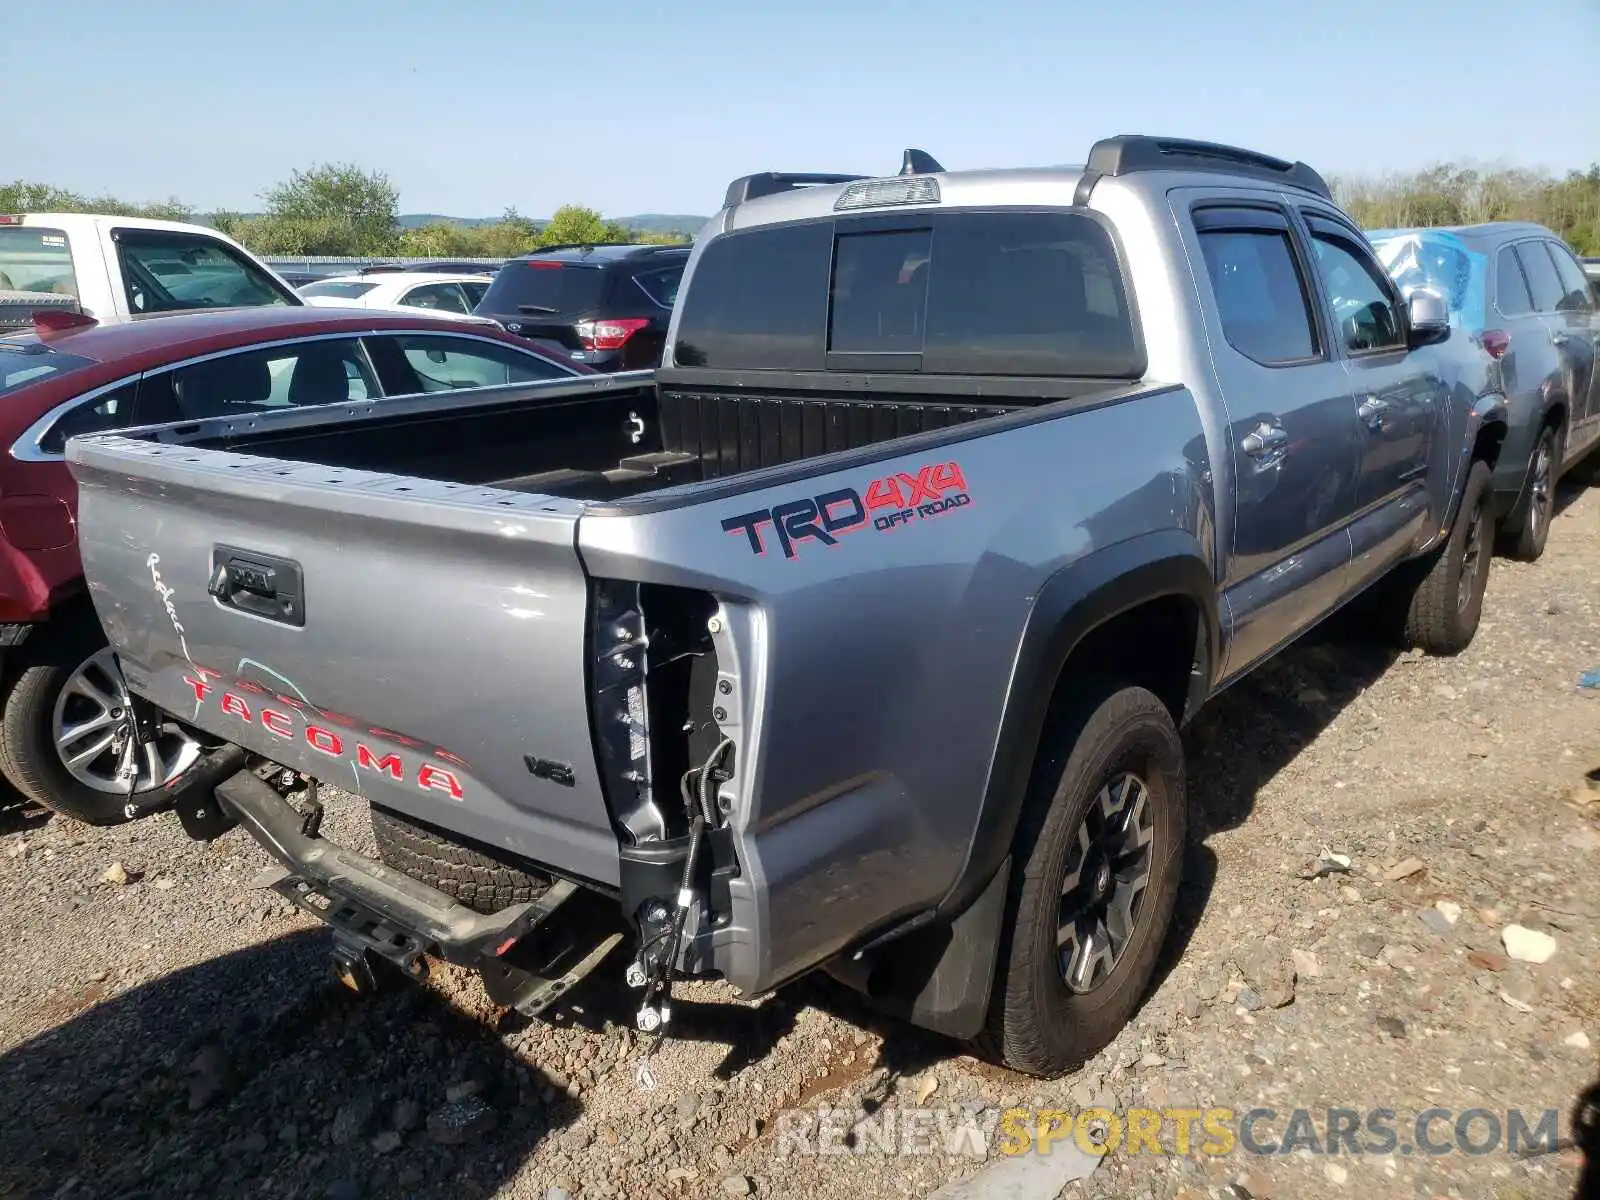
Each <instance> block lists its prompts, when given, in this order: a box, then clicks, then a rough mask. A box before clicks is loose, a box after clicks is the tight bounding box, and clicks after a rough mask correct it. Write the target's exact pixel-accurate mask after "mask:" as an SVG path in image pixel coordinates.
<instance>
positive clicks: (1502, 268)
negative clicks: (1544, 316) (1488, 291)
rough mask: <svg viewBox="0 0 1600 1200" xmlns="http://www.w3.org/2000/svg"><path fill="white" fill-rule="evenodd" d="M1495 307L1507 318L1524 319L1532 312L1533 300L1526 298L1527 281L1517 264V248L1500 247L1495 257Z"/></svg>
mask: <svg viewBox="0 0 1600 1200" xmlns="http://www.w3.org/2000/svg"><path fill="white" fill-rule="evenodd" d="M1494 276H1495V278H1494V289H1495V305H1496V306H1497V307H1498V308H1499V309H1500V311H1501V312H1502V313H1503V314H1505V315H1506V316H1508V317H1524V316H1527V315H1528V314H1529V313H1531V312H1532V311H1533V300H1532V299H1531V298H1530V297H1529V296H1528V281H1527V280H1526V279H1524V278H1523V277H1522V266H1521V264H1519V263H1518V262H1517V248H1516V247H1515V246H1502V247H1501V248H1500V253H1499V254H1498V255H1496V257H1495V268H1494Z"/></svg>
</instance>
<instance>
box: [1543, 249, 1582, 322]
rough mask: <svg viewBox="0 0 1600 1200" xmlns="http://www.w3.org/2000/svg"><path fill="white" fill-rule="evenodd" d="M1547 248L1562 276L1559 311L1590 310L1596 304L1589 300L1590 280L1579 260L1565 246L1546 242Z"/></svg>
mask: <svg viewBox="0 0 1600 1200" xmlns="http://www.w3.org/2000/svg"><path fill="white" fill-rule="evenodd" d="M1545 249H1546V250H1548V251H1550V257H1551V258H1552V259H1554V260H1555V264H1556V274H1557V275H1559V276H1560V277H1561V299H1560V300H1559V301H1558V302H1557V304H1556V311H1557V312H1564V313H1565V312H1589V311H1590V310H1591V309H1592V308H1593V307H1594V305H1592V304H1591V303H1590V302H1589V280H1588V279H1587V278H1586V277H1585V276H1584V273H1583V268H1582V267H1580V266H1579V265H1578V260H1577V259H1575V258H1573V257H1572V255H1571V254H1569V253H1568V252H1567V248H1566V247H1565V246H1560V245H1557V244H1556V243H1555V242H1546V243H1545Z"/></svg>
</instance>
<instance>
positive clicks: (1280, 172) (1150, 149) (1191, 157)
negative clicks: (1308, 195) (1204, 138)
mask: <svg viewBox="0 0 1600 1200" xmlns="http://www.w3.org/2000/svg"><path fill="white" fill-rule="evenodd" d="M1140 171H1217V172H1219V173H1222V174H1227V175H1248V176H1250V177H1251V178H1254V179H1270V180H1272V181H1273V182H1275V183H1284V184H1288V185H1290V186H1291V187H1298V188H1302V189H1304V190H1305V191H1308V192H1314V193H1315V194H1316V195H1318V196H1322V197H1323V198H1324V199H1328V200H1331V199H1333V194H1332V193H1331V192H1330V191H1329V189H1328V185H1327V182H1326V181H1325V180H1324V179H1323V178H1322V176H1321V175H1318V174H1317V173H1316V172H1315V171H1313V170H1312V169H1311V168H1310V167H1308V166H1306V164H1305V163H1303V162H1289V161H1287V160H1286V159H1282V158H1274V157H1272V155H1270V154H1261V153H1259V152H1258V151H1255V150H1243V149H1240V148H1239V147H1238V146H1224V145H1221V144H1219V143H1217V142H1197V141H1192V140H1191V139H1189V138H1170V137H1149V136H1146V135H1143V134H1133V133H1123V134H1118V135H1117V136H1116V137H1109V138H1102V139H1101V140H1100V141H1098V142H1096V143H1095V144H1094V145H1093V146H1092V147H1091V148H1090V150H1089V161H1088V165H1087V167H1086V168H1085V170H1084V178H1083V182H1082V183H1080V184H1079V185H1078V193H1079V195H1080V196H1081V197H1082V198H1083V200H1087V199H1088V190H1089V189H1092V188H1093V187H1094V182H1095V180H1098V179H1100V178H1102V177H1103V176H1107V175H1109V176H1111V177H1112V178H1115V177H1116V176H1118V175H1133V174H1137V173H1138V172H1140ZM1085 185H1087V186H1085ZM1079 202H1080V203H1081V202H1082V201H1079Z"/></svg>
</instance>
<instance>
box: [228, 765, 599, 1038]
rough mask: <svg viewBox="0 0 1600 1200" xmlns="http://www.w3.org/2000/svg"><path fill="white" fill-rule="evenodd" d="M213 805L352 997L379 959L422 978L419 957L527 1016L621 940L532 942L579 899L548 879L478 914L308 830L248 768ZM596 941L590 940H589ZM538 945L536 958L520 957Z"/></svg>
mask: <svg viewBox="0 0 1600 1200" xmlns="http://www.w3.org/2000/svg"><path fill="white" fill-rule="evenodd" d="M216 797H217V801H218V803H219V804H220V805H221V806H222V808H223V809H224V810H225V811H226V812H227V813H228V815H230V816H232V817H235V818H236V819H237V820H238V822H239V824H240V825H242V826H243V827H244V828H245V829H246V830H247V831H248V832H249V833H250V835H251V836H252V837H254V838H255V839H256V841H258V842H260V843H261V844H262V845H263V846H264V847H266V849H267V850H268V851H269V852H270V853H271V854H272V855H273V857H274V858H276V859H277V860H278V861H279V863H281V864H282V868H281V869H282V874H281V875H279V876H278V878H276V879H275V880H273V881H272V882H271V887H272V889H273V890H274V891H276V892H277V893H278V894H279V895H281V896H283V897H285V898H286V899H288V900H291V901H293V902H294V903H295V904H296V905H297V906H299V907H300V908H302V909H304V910H305V911H306V912H308V913H310V914H311V915H312V916H314V917H316V918H317V919H318V920H320V921H322V922H323V923H324V924H326V925H328V926H329V927H330V928H331V929H332V930H333V933H334V938H335V960H336V965H337V969H338V971H339V974H340V976H341V978H342V979H343V980H344V981H345V982H346V983H347V984H348V985H350V986H352V987H355V988H357V990H364V989H365V988H366V987H367V986H370V985H371V983H372V982H373V981H374V979H375V974H374V971H373V966H374V964H375V963H376V962H378V961H382V962H387V963H390V964H392V965H394V966H396V967H398V968H399V969H400V970H401V971H403V972H404V973H405V974H407V975H410V976H413V977H421V976H423V975H425V974H426V971H427V965H426V957H427V956H433V957H436V958H441V959H444V960H445V961H446V962H451V963H455V964H456V965H458V966H462V967H468V968H472V969H474V970H478V971H481V972H482V973H483V977H484V986H485V989H486V990H487V991H488V993H489V997H490V999H492V1000H493V1001H495V1003H497V1004H501V1005H504V1006H506V1007H508V1008H515V1009H517V1010H518V1011H519V1012H522V1013H524V1014H526V1015H528V1016H534V1015H537V1014H538V1013H540V1012H542V1011H543V1010H544V1009H545V1008H547V1007H549V1005H551V1004H552V1003H554V1002H555V1001H556V1000H557V999H558V998H559V997H560V996H562V995H563V994H564V993H566V992H567V991H568V990H570V989H571V988H572V987H573V986H574V985H575V984H576V983H577V982H578V981H579V980H580V979H582V978H583V977H584V976H585V975H587V974H588V973H589V972H590V971H591V970H593V969H594V967H596V966H598V965H599V963H600V962H601V961H602V960H603V959H604V958H605V957H606V956H607V955H608V954H609V953H610V952H611V950H613V949H614V948H615V947H616V946H617V944H618V943H619V942H620V941H621V940H622V937H623V934H622V933H621V932H620V931H614V932H611V933H609V934H605V933H603V932H602V933H601V934H599V935H597V934H596V932H595V929H594V926H593V924H592V923H589V924H587V925H581V926H580V927H582V928H584V929H585V930H586V932H587V936H578V937H559V936H556V937H550V938H542V939H536V938H534V937H533V936H532V935H534V934H535V933H538V932H549V930H548V924H549V922H550V921H551V918H552V917H554V916H555V915H556V914H557V912H558V911H560V910H562V909H563V908H564V907H565V906H567V905H568V903H569V902H570V901H573V900H574V899H575V898H576V897H577V896H578V895H580V894H581V891H582V889H580V888H579V887H578V886H577V885H576V884H573V883H571V882H569V881H567V880H556V881H555V882H554V883H552V884H551V886H550V888H549V890H548V891H546V892H544V893H543V894H542V895H540V896H539V897H538V898H537V899H535V900H533V901H531V902H529V903H526V904H518V905H513V906H512V907H510V908H505V909H501V910H500V911H499V912H495V913H480V912H477V911H475V910H473V909H470V908H468V907H466V906H465V905H462V904H460V903H458V902H457V901H456V900H454V899H453V898H452V897H450V896H447V895H445V893H443V892H441V891H439V890H438V889H436V888H433V887H429V886H428V885H427V884H425V883H421V882H419V881H417V880H415V879H412V878H411V877H410V876H408V875H405V874H403V873H401V872H399V871H396V870H394V869H393V868H391V867H386V866H385V865H384V864H383V863H381V862H378V861H377V860H376V859H372V858H369V857H367V856H366V855H364V854H358V853H356V852H355V851H353V850H349V849H346V848H344V847H342V846H338V845H335V844H334V843H332V842H329V841H328V840H326V839H325V838H322V837H320V836H318V835H317V833H316V832H315V830H314V827H313V828H310V829H308V823H307V821H306V819H305V817H303V816H302V814H301V813H299V812H298V811H297V810H296V809H295V808H294V806H293V805H291V804H290V803H289V801H288V800H286V799H284V798H283V797H282V796H281V795H279V794H278V792H277V791H276V790H275V789H274V788H273V787H272V786H271V785H270V784H268V783H266V782H265V781H264V780H262V779H261V778H260V777H259V776H258V775H256V774H255V773H254V772H252V771H248V770H243V771H239V772H238V773H237V774H235V775H233V776H232V777H230V778H229V779H227V780H226V781H224V782H223V783H221V784H219V785H218V787H217V789H216ZM597 938H598V940H596V939H597ZM531 941H538V942H540V943H541V945H540V946H539V947H538V950H539V953H537V954H534V955H531V956H530V955H529V954H528V953H526V951H527V950H529V949H530V947H529V943H530V942H531Z"/></svg>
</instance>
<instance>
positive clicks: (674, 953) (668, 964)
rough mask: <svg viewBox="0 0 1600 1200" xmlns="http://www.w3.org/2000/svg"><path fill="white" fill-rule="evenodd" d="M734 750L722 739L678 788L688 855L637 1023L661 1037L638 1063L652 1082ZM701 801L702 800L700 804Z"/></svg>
mask: <svg viewBox="0 0 1600 1200" xmlns="http://www.w3.org/2000/svg"><path fill="white" fill-rule="evenodd" d="M731 749H733V740H732V739H731V738H723V739H722V741H720V742H718V743H717V747H716V749H715V750H713V751H712V752H711V753H710V755H708V756H707V758H706V761H705V763H704V764H703V765H701V766H699V767H695V768H692V769H690V770H688V771H685V772H684V775H683V778H682V779H681V780H680V781H679V785H678V790H679V793H680V795H681V797H682V799H683V807H684V813H685V815H687V816H688V817H689V848H688V851H687V852H686V853H685V855H684V859H683V877H682V879H681V880H680V881H679V884H678V899H677V908H676V911H675V912H674V913H673V914H672V928H671V930H670V931H669V932H668V933H666V934H664V935H663V934H657V935H656V937H654V938H652V939H651V940H650V942H648V943H647V944H646V945H647V946H652V945H654V944H655V943H656V942H657V941H659V940H660V938H661V937H662V936H666V937H667V938H668V942H667V952H666V953H665V954H664V955H662V956H661V957H660V958H659V959H657V960H656V962H655V965H654V969H653V970H652V971H651V973H650V975H649V977H648V980H647V982H646V984H645V989H644V998H643V1000H641V1001H640V1004H639V1012H638V1016H637V1022H638V1025H639V1028H640V1029H641V1030H643V1031H644V1032H646V1033H656V1034H658V1035H659V1036H657V1038H656V1039H655V1041H653V1042H652V1043H651V1044H650V1045H649V1046H648V1047H647V1048H646V1050H645V1057H644V1059H643V1060H641V1062H640V1064H639V1081H640V1083H641V1084H643V1085H644V1086H647V1087H648V1086H651V1083H650V1082H648V1081H653V1076H651V1075H650V1070H649V1056H650V1055H651V1054H653V1053H654V1052H655V1048H656V1046H658V1045H659V1044H660V1042H661V1040H662V1038H663V1037H664V1036H665V1034H666V1029H667V1025H668V1024H669V1023H670V1022H671V1020H672V972H673V970H674V968H675V965H676V964H677V961H678V954H679V953H680V951H681V950H682V948H683V932H684V929H685V927H686V926H687V925H688V923H689V909H690V908H691V907H693V905H694V897H695V893H694V878H695V868H696V867H697V866H698V865H699V860H700V846H701V843H702V841H703V840H704V838H705V834H706V831H707V830H710V829H715V828H716V827H717V825H718V824H719V819H718V815H717V804H716V785H717V783H718V782H719V781H720V779H722V778H725V776H721V775H719V773H718V768H719V766H720V764H721V762H722V759H723V757H724V756H725V755H726V754H727V753H728V751H729V750H731ZM697 801H698V803H697Z"/></svg>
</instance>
